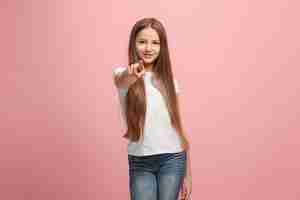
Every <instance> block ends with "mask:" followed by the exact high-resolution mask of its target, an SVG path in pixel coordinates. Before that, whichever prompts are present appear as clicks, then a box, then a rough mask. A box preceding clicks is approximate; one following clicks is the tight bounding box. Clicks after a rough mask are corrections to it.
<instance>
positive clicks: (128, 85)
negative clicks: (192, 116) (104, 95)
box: [113, 18, 192, 200]
mask: <svg viewBox="0 0 300 200" xmlns="http://www.w3.org/2000/svg"><path fill="white" fill-rule="evenodd" d="M128 58H129V64H128V66H127V67H117V68H115V69H114V70H113V74H114V83H115V85H116V87H117V90H118V94H119V100H120V103H121V104H120V105H121V108H122V116H123V119H124V121H125V122H126V126H127V131H126V133H125V134H124V136H123V137H124V138H126V139H128V164H129V179H130V180H129V188H130V196H131V200H177V199H178V197H179V196H180V199H184V200H189V199H190V196H191V190H192V175H191V164H190V163H191V162H190V154H189V149H190V148H189V147H190V146H189V142H188V140H187V137H186V135H185V132H184V130H183V127H182V123H181V118H180V112H179V102H178V94H179V92H180V89H179V86H178V83H177V80H176V79H174V77H173V72H172V68H171V62H170V56H169V50H168V43H167V36H166V31H165V28H164V27H163V25H162V23H161V22H159V21H158V20H157V19H155V18H144V19H142V20H139V21H137V22H136V24H135V25H134V26H133V28H132V30H131V33H130V40H129V49H128ZM179 194H180V195H179Z"/></svg>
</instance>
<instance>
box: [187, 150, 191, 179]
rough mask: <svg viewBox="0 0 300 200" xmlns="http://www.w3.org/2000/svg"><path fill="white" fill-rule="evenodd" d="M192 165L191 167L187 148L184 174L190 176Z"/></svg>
mask: <svg viewBox="0 0 300 200" xmlns="http://www.w3.org/2000/svg"><path fill="white" fill-rule="evenodd" d="M191 169H192V167H191V155H190V150H187V165H186V176H187V177H192V170H191Z"/></svg>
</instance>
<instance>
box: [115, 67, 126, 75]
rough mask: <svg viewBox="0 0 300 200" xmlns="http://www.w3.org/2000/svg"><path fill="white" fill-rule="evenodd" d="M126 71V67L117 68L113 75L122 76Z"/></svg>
mask: <svg viewBox="0 0 300 200" xmlns="http://www.w3.org/2000/svg"><path fill="white" fill-rule="evenodd" d="M125 70H126V67H117V68H115V69H114V70H113V75H114V76H116V75H119V74H122V73H123V72H124V71H125Z"/></svg>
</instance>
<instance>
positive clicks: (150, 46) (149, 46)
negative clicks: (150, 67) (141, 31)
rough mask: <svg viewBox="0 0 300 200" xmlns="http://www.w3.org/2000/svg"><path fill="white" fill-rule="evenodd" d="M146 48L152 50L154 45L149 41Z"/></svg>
mask: <svg viewBox="0 0 300 200" xmlns="http://www.w3.org/2000/svg"><path fill="white" fill-rule="evenodd" d="M146 50H147V51H151V50H152V45H151V44H149V43H148V44H147V45H146Z"/></svg>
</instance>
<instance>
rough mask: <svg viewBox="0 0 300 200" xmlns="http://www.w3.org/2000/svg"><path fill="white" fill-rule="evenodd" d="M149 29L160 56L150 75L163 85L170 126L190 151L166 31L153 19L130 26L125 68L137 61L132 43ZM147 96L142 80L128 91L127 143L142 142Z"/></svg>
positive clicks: (143, 20)
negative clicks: (156, 41) (158, 43)
mask: <svg viewBox="0 0 300 200" xmlns="http://www.w3.org/2000/svg"><path fill="white" fill-rule="evenodd" d="M147 27H151V28H152V29H154V30H156V32H157V33H158V35H159V39H160V45H161V46H160V52H159V56H158V58H157V59H156V60H155V63H154V65H153V68H152V72H153V73H154V75H155V77H157V79H158V80H159V81H161V83H162V87H163V88H164V91H165V93H163V94H164V95H163V96H164V99H165V102H166V105H167V108H168V111H169V115H170V117H171V123H172V125H173V127H174V128H175V129H176V130H177V132H178V133H179V136H180V139H181V146H182V148H183V149H185V150H187V149H189V142H188V140H187V138H186V135H185V133H184V131H183V127H182V122H181V117H180V112H179V103H178V99H177V95H176V91H175V85H174V80H173V73H172V67H171V61H170V56H169V48H168V43H167V35H166V31H165V29H164V27H163V25H162V23H161V22H159V21H158V20H157V19H155V18H144V19H141V20H139V21H137V22H136V24H135V25H134V26H133V28H132V30H131V33H130V39H129V48H128V61H129V63H128V64H132V63H135V62H137V61H138V54H137V51H136V47H135V42H136V41H135V40H136V36H137V34H138V33H139V32H140V31H141V30H143V29H144V28H147ZM146 103H147V98H146V93H145V85H144V80H143V78H139V79H138V80H137V81H136V82H135V83H133V84H132V85H131V86H130V88H129V89H128V92H127V96H126V100H125V105H126V106H125V107H126V109H125V116H126V121H127V131H126V133H125V134H124V136H123V137H125V138H127V139H130V140H131V141H135V142H136V141H139V140H140V139H142V138H143V133H144V124H145V117H146V116H145V115H146Z"/></svg>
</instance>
